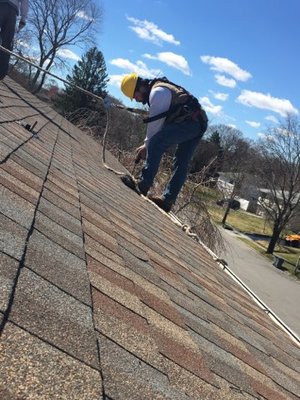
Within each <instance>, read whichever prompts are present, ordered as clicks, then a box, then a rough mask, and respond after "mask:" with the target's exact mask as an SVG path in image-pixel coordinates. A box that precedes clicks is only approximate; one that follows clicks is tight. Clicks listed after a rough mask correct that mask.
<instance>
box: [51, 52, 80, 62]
mask: <svg viewBox="0 0 300 400" xmlns="http://www.w3.org/2000/svg"><path fill="white" fill-rule="evenodd" d="M57 54H58V55H59V56H60V57H63V58H68V59H69V60H74V61H78V60H80V57H79V56H78V55H77V54H75V53H74V52H73V51H71V50H68V49H59V50H58V52H57Z"/></svg>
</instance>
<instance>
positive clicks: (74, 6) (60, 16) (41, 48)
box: [28, 0, 101, 93]
mask: <svg viewBox="0 0 300 400" xmlns="http://www.w3.org/2000/svg"><path fill="white" fill-rule="evenodd" d="M100 17H101V10H100V8H99V6H96V4H95V2H93V1H92V0H47V1H41V0H30V18H29V24H28V27H29V30H30V33H31V35H32V37H34V38H36V40H37V44H38V54H37V58H38V65H39V67H41V68H43V69H45V70H46V71H49V70H50V68H51V67H52V66H53V64H54V62H55V63H57V62H61V63H64V59H63V57H62V56H61V54H62V51H63V50H67V49H68V47H70V46H73V45H75V44H76V45H77V46H80V45H82V44H85V45H87V44H89V45H91V44H93V38H94V33H95V29H96V26H97V23H98V22H99V21H100ZM45 78H46V73H45V72H43V71H41V70H37V71H36V72H35V74H34V75H33V76H32V80H31V87H32V90H34V92H35V93H36V92H38V91H39V90H40V89H41V88H42V86H43V84H44V81H45Z"/></svg>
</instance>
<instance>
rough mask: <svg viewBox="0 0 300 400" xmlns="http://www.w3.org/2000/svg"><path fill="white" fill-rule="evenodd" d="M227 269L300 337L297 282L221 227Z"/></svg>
mask: <svg viewBox="0 0 300 400" xmlns="http://www.w3.org/2000/svg"><path fill="white" fill-rule="evenodd" d="M220 229H221V234H222V236H223V238H224V241H225V246H226V250H225V251H224V252H223V253H221V254H218V256H219V257H222V258H224V259H225V260H226V261H227V263H228V266H229V268H230V269H231V270H232V271H233V272H234V273H235V274H236V275H237V276H238V277H239V278H240V279H241V280H242V281H243V282H244V283H245V284H246V285H247V286H248V287H249V288H250V289H251V290H252V291H253V292H254V293H255V294H256V295H257V296H258V297H259V298H260V299H261V300H262V301H263V302H264V303H265V304H266V305H267V306H268V308H270V309H271V310H272V311H273V312H274V313H275V314H276V315H277V316H278V317H279V318H280V319H281V320H282V321H283V322H284V323H285V324H286V325H287V326H288V327H289V328H290V329H291V330H292V331H293V332H294V333H295V334H296V335H297V336H298V337H299V338H300V318H299V307H300V281H299V280H297V279H296V278H294V277H292V276H291V275H289V274H288V273H287V272H283V271H281V270H279V269H278V268H275V267H274V266H273V265H272V262H271V261H269V260H268V259H266V258H265V257H263V256H262V255H260V254H259V253H258V252H256V251H255V250H254V249H252V248H251V247H249V246H247V244H246V243H244V242H243V241H242V240H240V239H239V236H240V237H241V236H242V235H240V234H239V233H236V232H234V231H229V230H226V229H223V228H220Z"/></svg>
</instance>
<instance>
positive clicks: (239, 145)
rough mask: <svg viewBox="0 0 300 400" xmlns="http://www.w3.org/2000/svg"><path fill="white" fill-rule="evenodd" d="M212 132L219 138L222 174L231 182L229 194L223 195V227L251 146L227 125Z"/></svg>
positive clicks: (234, 129) (237, 189) (242, 178)
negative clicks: (224, 203)
mask: <svg viewBox="0 0 300 400" xmlns="http://www.w3.org/2000/svg"><path fill="white" fill-rule="evenodd" d="M214 132H217V133H218V134H219V136H220V145H221V148H222V168H223V171H222V172H225V173H227V175H228V177H229V179H230V181H231V182H232V187H231V190H230V191H229V193H226V191H225V193H224V195H225V196H226V197H227V199H226V200H227V202H226V209H225V213H224V216H223V219H222V225H223V226H224V225H225V224H226V220H227V217H228V215H229V212H230V207H231V205H232V203H233V200H234V199H235V197H236V196H237V195H238V194H239V192H240V189H241V187H242V183H243V181H244V179H245V174H246V171H247V164H248V155H249V151H250V148H251V144H250V143H249V142H248V141H247V140H246V139H244V137H243V134H242V132H241V131H239V130H238V129H236V128H233V127H231V126H228V125H216V126H214Z"/></svg>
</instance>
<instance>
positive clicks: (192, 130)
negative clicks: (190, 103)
mask: <svg viewBox="0 0 300 400" xmlns="http://www.w3.org/2000/svg"><path fill="white" fill-rule="evenodd" d="M202 136H203V132H201V127H200V124H199V122H198V121H186V122H181V123H179V124H176V123H171V124H166V125H164V126H163V128H162V129H161V130H160V131H159V132H158V133H156V134H155V135H154V136H153V137H152V138H151V139H150V140H149V144H148V151H147V159H146V162H145V165H144V168H143V169H142V172H141V180H140V183H139V187H140V188H141V189H142V191H143V192H147V191H148V190H149V189H150V187H151V186H152V184H153V181H154V178H155V175H156V173H157V171H158V168H159V164H160V160H161V158H162V156H163V154H164V153H165V152H166V151H167V150H168V149H169V148H170V147H171V146H173V145H176V144H177V149H176V153H175V157H174V160H173V170H172V176H171V179H170V181H169V183H168V184H167V186H166V188H165V190H164V193H163V196H164V198H165V200H166V201H167V202H171V203H175V201H176V198H177V196H178V194H179V192H180V190H181V188H182V186H183V184H184V182H185V180H186V177H187V173H188V168H189V163H190V160H191V158H192V156H193V153H194V150H195V148H196V147H197V145H198V143H199V141H200V139H201V137H202Z"/></svg>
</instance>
